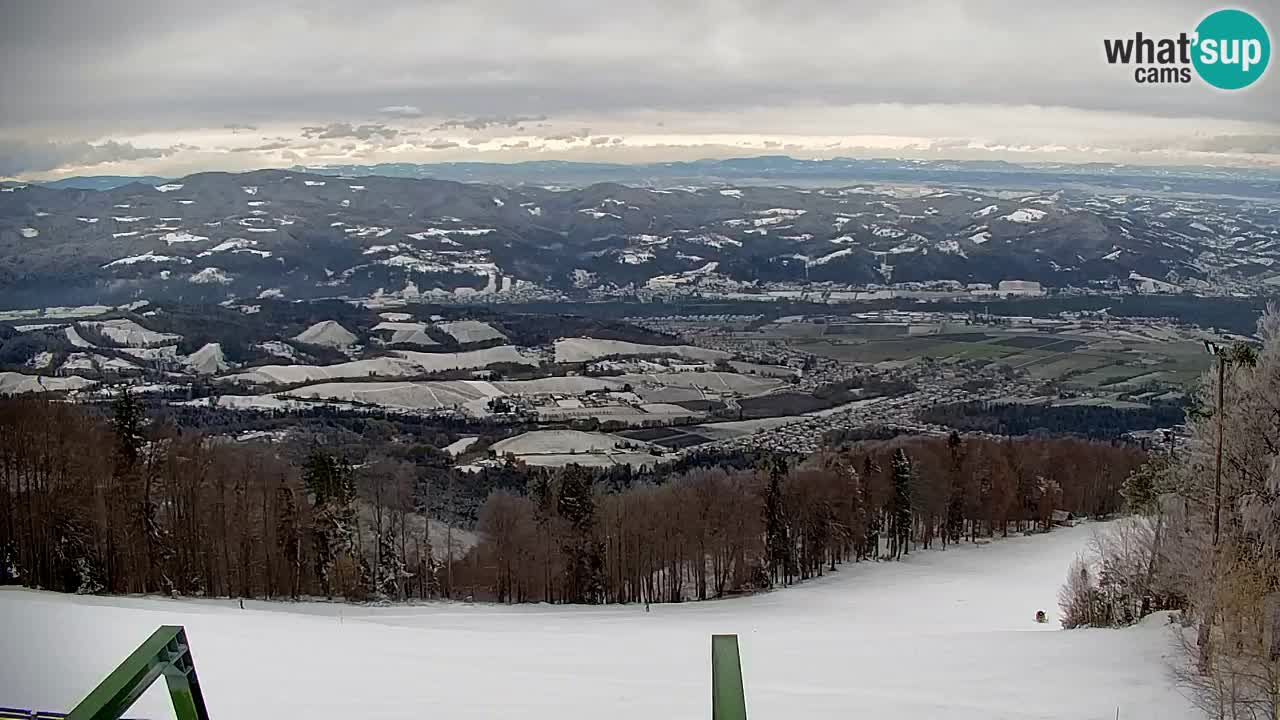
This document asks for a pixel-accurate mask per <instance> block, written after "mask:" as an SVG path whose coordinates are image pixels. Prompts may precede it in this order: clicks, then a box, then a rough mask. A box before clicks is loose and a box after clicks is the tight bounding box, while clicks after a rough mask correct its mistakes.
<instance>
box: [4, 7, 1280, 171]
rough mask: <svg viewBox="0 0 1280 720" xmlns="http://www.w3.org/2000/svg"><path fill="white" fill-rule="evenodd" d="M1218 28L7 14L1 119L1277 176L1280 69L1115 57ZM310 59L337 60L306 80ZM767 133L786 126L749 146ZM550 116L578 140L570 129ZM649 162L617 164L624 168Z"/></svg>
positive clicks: (775, 10) (1038, 19)
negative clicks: (1117, 51) (1262, 73)
mask: <svg viewBox="0 0 1280 720" xmlns="http://www.w3.org/2000/svg"><path fill="white" fill-rule="evenodd" d="M1259 4H1265V3H1259ZM1207 7H1208V6H1206V5H1205V4H1204V2H1203V0H1131V1H1130V2H1126V3H1115V2H1114V1H1113V0H1075V2H1071V3H1062V2H1060V1H1059V0H1018V1H1017V2H1015V1H1014V0H983V1H982V2H967V3H944V2H939V0H865V1H863V2H848V1H847V0H813V2H810V3H804V4H803V11H802V12H796V11H795V10H794V9H790V10H788V8H786V7H784V6H779V5H778V4H776V3H767V2H763V1H762V0H688V2H682V3H622V4H620V5H618V6H617V7H616V8H611V12H608V13H600V12H598V11H597V10H598V7H597V5H596V4H594V3H591V2H588V1H587V0H562V1H561V2H556V3H550V4H545V3H526V2H519V1H518V0H482V1H481V2H473V1H467V0H436V1H435V2H431V3H421V2H418V1H417V0H373V1H372V2H370V3H365V4H357V5H352V4H351V3H350V2H349V0H281V2H279V3H270V4H262V3H258V2H251V1H250V0H227V1H226V2H220V3H216V4H212V3H202V2H198V0H130V2H127V3H110V4H107V3H82V2H76V1H75V0H40V1H39V2H19V1H18V0H0V18H3V22H0V97H5V98H20V99H21V101H20V102H7V103H4V105H3V107H2V108H0V137H8V138H24V139H28V140H32V141H43V140H46V139H49V138H90V139H96V138H107V137H114V138H127V137H131V136H137V135H140V134H143V133H148V134H150V133H159V132H165V133H171V134H172V135H173V136H174V138H173V142H179V141H180V140H181V139H182V137H183V136H182V133H183V132H186V131H191V132H197V131H200V130H197V129H208V128H224V129H226V130H230V131H231V132H235V133H238V132H242V131H244V132H250V131H251V130H250V128H251V127H253V126H257V127H261V128H271V132H272V134H275V128H277V127H298V126H301V125H304V124H305V125H306V126H307V130H308V133H307V134H306V135H305V137H306V138H308V139H316V140H319V139H324V140H328V139H347V138H350V139H354V140H362V141H364V142H365V144H366V146H367V147H376V146H386V145H387V144H389V143H393V142H399V141H402V140H403V138H404V137H405V136H406V135H407V134H408V133H409V132H410V131H409V130H406V129H403V128H392V127H388V126H387V125H385V124H382V123H378V122H376V121H377V120H379V119H380V120H382V121H386V122H393V119H403V120H413V119H417V118H428V117H429V118H431V122H436V121H437V120H438V119H439V118H449V119H448V120H446V121H445V122H444V123H438V124H437V128H438V131H450V130H453V131H461V130H466V131H472V132H480V131H484V130H486V129H493V128H504V129H505V128H512V129H513V132H519V129H520V128H522V127H524V125H526V124H527V125H528V127H529V128H530V129H531V130H532V132H531V133H530V134H539V135H541V134H544V133H545V134H547V135H548V136H550V137H551V138H553V139H558V140H562V141H565V142H566V143H568V145H569V147H570V148H571V149H572V148H578V147H583V148H587V149H589V148H590V147H593V146H592V145H591V142H594V141H589V142H578V141H581V140H583V139H584V137H585V136H582V135H579V134H577V133H573V132H565V130H566V129H567V128H572V127H574V126H577V125H579V124H583V125H587V124H589V125H591V126H592V127H595V128H597V129H598V131H599V132H601V133H602V134H604V133H607V134H608V135H610V136H613V135H617V134H619V133H625V134H627V135H628V137H630V138H633V139H636V140H638V141H639V140H640V136H643V135H645V134H648V133H649V132H652V130H653V128H655V127H656V128H662V130H661V131H659V132H660V134H662V135H670V136H676V135H682V134H683V135H699V134H704V135H708V136H710V135H720V136H722V137H729V136H733V135H740V134H748V133H753V134H756V135H757V136H762V137H770V138H774V139H775V141H777V142H779V143H780V145H781V144H786V143H787V141H788V136H795V137H804V136H809V137H812V136H818V135H823V134H827V135H833V136H835V135H874V134H880V135H889V136H903V135H909V134H910V135H914V134H921V135H926V136H928V137H931V138H932V137H937V136H941V135H947V136H952V137H963V138H970V137H972V138H984V137H989V136H991V135H1005V134H1016V135H1017V136H1018V137H1019V140H1020V141H1021V144H1026V145H1031V144H1038V145H1042V146H1046V147H1047V146H1052V145H1054V144H1062V145H1065V144H1069V143H1068V141H1064V140H1062V137H1063V136H1067V135H1072V134H1074V135H1083V134H1085V131H1086V130H1088V132H1089V133H1090V140H1091V144H1092V145H1095V146H1097V147H1104V148H1108V149H1124V148H1126V147H1128V146H1129V145H1130V144H1131V143H1132V142H1134V140H1133V139H1134V138H1139V139H1141V138H1148V137H1152V135H1151V134H1147V133H1144V132H1143V125H1144V124H1145V123H1146V122H1147V121H1148V120H1151V121H1152V122H1153V123H1158V122H1160V121H1163V120H1166V119H1182V120H1186V121H1194V122H1196V123H1197V124H1199V125H1200V126H1201V127H1200V128H1199V129H1200V131H1201V132H1202V133H1203V139H1201V140H1200V141H1199V142H1200V145H1199V147H1203V148H1206V150H1204V151H1205V152H1215V150H1213V149H1212V148H1228V150H1227V152H1236V151H1239V152H1242V153H1248V154H1251V155H1264V154H1274V152H1273V151H1272V150H1268V148H1272V147H1273V146H1272V145H1271V144H1270V141H1268V140H1266V139H1265V138H1266V137H1268V136H1269V135H1271V134H1273V132H1274V128H1275V127H1276V124H1277V123H1278V122H1280V116H1278V114H1277V112H1276V108H1277V107H1280V77H1277V75H1276V69H1275V68H1272V69H1271V70H1270V71H1269V72H1268V76H1267V77H1265V78H1264V79H1263V80H1262V81H1261V82H1260V83H1259V84H1257V85H1256V86H1254V87H1252V88H1250V89H1249V90H1247V91H1241V92H1217V91H1214V90H1212V89H1211V88H1208V87H1206V86H1205V85H1204V84H1203V83H1200V82H1198V81H1197V82H1193V83H1191V84H1190V85H1180V84H1168V85H1151V86H1146V85H1144V86H1139V85H1137V84H1136V83H1135V82H1134V81H1133V77H1132V72H1131V70H1132V68H1124V67H1118V66H1111V65H1109V64H1107V63H1106V61H1105V59H1104V57H1103V49H1102V40H1103V39H1104V38H1112V37H1126V36H1129V37H1131V36H1132V35H1133V33H1134V32H1135V31H1137V30H1141V31H1143V32H1144V33H1145V34H1147V35H1176V34H1177V33H1178V32H1181V31H1187V30H1190V29H1192V28H1193V27H1194V25H1195V24H1196V22H1197V21H1198V20H1199V19H1200V18H1201V17H1202V16H1203V15H1204V14H1205V13H1206V12H1207ZM922 18H925V20H922ZM1263 19H1264V21H1265V20H1268V19H1269V20H1270V23H1271V25H1272V27H1275V26H1276V25H1277V22H1278V21H1280V19H1278V18H1277V17H1275V16H1274V14H1273V15H1272V16H1271V17H1269V18H1263ZM304 43H305V45H306V46H307V47H311V48H322V50H316V51H314V52H310V53H308V55H307V57H306V61H305V62H298V61H297V48H298V47H299V46H300V45H302V44H304ZM1272 62H1273V64H1274V63H1276V62H1278V61H1277V60H1276V59H1273V60H1272ZM851 69H856V71H851ZM851 106H857V107H858V109H859V111H860V112H858V113H854V114H850V115H848V116H846V117H847V118H848V119H849V122H846V123H843V124H838V123H828V122H827V121H826V120H825V119H824V118H825V116H826V115H827V113H826V112H825V109H826V108H833V109H838V108H841V107H846V108H847V107H851ZM796 108H807V109H808V110H796ZM885 108H888V109H890V110H892V112H890V111H883V112H881V111H880V110H882V109H885ZM973 108H978V109H981V110H984V111H985V113H986V114H985V115H983V116H982V119H981V121H978V120H975V117H976V115H975V114H973V113H970V112H969V111H970V110H971V109H973ZM815 109H816V110H815ZM862 110H866V112H861V111H862ZM766 111H777V115H776V118H778V119H777V120H776V122H771V123H763V124H761V126H760V127H744V126H743V125H742V124H735V123H736V122H737V120H738V119H739V118H743V117H748V116H749V117H752V118H756V117H758V116H760V114H761V113H762V112H766ZM1046 111H1053V112H1054V113H1056V114H1054V115H1052V117H1050V115H1049V114H1048V113H1047V112H1046ZM1089 113H1103V114H1099V115H1095V116H1090V115H1089ZM548 116H551V117H555V118H557V119H558V120H559V119H561V118H566V120H565V121H564V122H558V123H557V124H556V126H555V127H552V126H551V123H547V122H544V121H543V119H545V118H546V117H548ZM1117 118H1118V119H1119V120H1121V121H1123V127H1121V126H1120V125H1121V124H1120V123H1113V121H1115V120H1116V119H1117ZM246 120H250V121H252V123H253V125H249V124H246V123H245V121H246ZM926 120H927V121H928V123H926V122H925V121H926ZM570 122H572V123H573V124H572V125H569V123H570ZM1245 123H1249V124H1251V125H1253V126H1252V127H1251V126H1245ZM405 124H412V123H405ZM428 124H429V123H426V122H424V123H422V126H423V127H426V126H427V125H428ZM1113 124H1114V125H1115V129H1112V126H1113ZM925 125H929V127H928V128H927V129H925V130H920V129H918V128H921V127H922V126H925ZM833 127H834V128H836V129H835V130H832V128H833ZM904 127H911V128H916V129H913V130H912V131H910V132H907V131H904V130H903V129H902V128H904ZM534 128H536V129H534ZM1135 128H1136V129H1135ZM824 129H825V132H824ZM1095 129H1097V130H1096V132H1095ZM1173 134H1174V133H1166V135H1169V136H1172V135H1173ZM1185 135H1186V133H1183V136H1184V137H1185ZM1227 137H1232V138H1234V139H1231V140H1226V139H1221V138H1227ZM1250 137H1252V138H1253V139H1252V140H1250V139H1249V138H1250ZM1027 138H1029V139H1027ZM1094 140H1096V142H1092V141H1094ZM152 142H155V141H148V144H150V143H152ZM1224 143H1225V144H1224ZM63 144H68V143H63ZM70 144H74V143H70ZM99 144H101V143H99ZM139 144H141V143H139ZM162 144H166V145H167V144H169V141H167V140H166V141H165V142H164V143H162ZM268 144H269V143H268ZM535 144H536V143H535ZM632 144H633V143H627V144H626V145H621V143H606V144H603V145H604V148H605V149H606V150H607V151H608V152H617V153H619V154H625V152H629V151H631V149H632ZM792 144H794V143H792ZM1075 144H1080V143H1075ZM613 145H621V147H617V148H614V147H612V146H613ZM600 146H601V144H596V145H595V146H594V147H596V148H600ZM423 147H430V146H423ZM649 147H658V146H657V145H653V144H650V145H649ZM683 147H689V146H688V145H684V146H683ZM755 147H757V148H758V147H759V145H758V144H756V145H755ZM1185 147H1187V148H1189V149H1193V151H1194V147H1196V144H1195V142H1194V141H1193V142H1189V143H1188V144H1187V145H1186V146H1185ZM513 149H520V148H513ZM962 150H964V146H957V151H958V152H959V151H962ZM624 151H625V152H624ZM872 151H873V150H872ZM565 152H569V151H565ZM238 157H239V159H241V160H247V159H248V158H246V157H245V156H244V155H240V156H238ZM250 157H252V156H250Z"/></svg>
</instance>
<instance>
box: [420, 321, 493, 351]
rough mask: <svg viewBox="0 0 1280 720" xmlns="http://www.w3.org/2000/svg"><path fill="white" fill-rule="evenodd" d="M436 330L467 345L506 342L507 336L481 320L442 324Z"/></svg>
mask: <svg viewBox="0 0 1280 720" xmlns="http://www.w3.org/2000/svg"><path fill="white" fill-rule="evenodd" d="M436 328H438V329H439V330H441V331H443V332H445V333H447V334H448V335H450V336H451V337H453V339H454V340H457V341H458V342H460V343H462V344H464V345H466V344H467V343H476V342H486V341H488V340H506V339H507V336H506V335H503V334H502V333H501V332H500V331H499V330H498V329H497V328H495V327H493V326H492V325H490V324H488V323H483V322H480V321H479V320H457V321H454V322H442V323H438V324H437V325H436Z"/></svg>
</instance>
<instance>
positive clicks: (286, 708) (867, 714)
mask: <svg viewBox="0 0 1280 720" xmlns="http://www.w3.org/2000/svg"><path fill="white" fill-rule="evenodd" d="M1096 527H1099V526H1096V525H1095V526H1082V527H1078V528H1074V529H1065V530H1057V531H1055V532H1053V533H1052V534H1050V535H1048V536H1037V537H1029V538H1028V537H1018V538H1009V539H1007V540H998V541H995V542H993V543H991V544H989V545H985V546H980V547H973V546H964V547H961V548H958V549H951V550H947V551H946V552H939V551H930V552H919V553H913V554H912V555H911V556H910V558H909V559H908V560H906V561H904V562H902V563H879V564H874V563H863V564H860V565H857V566H853V567H849V566H846V567H845V568H844V569H843V570H841V571H840V572H838V573H836V574H835V575H833V576H830V577H827V578H824V579H822V580H819V581H816V582H811V583H807V584H804V585H801V586H798V587H795V588H791V589H788V590H784V591H779V592H774V593H769V594H765V595H760V596H756V597H751V598H744V599H736V600H728V601H721V602H707V603H690V604H686V605H680V606H675V605H654V606H653V608H652V611H651V612H649V613H646V612H645V610H644V607H643V606H639V607H637V606H627V607H600V608H596V607H563V606H560V607H555V606H524V607H495V606H490V605H478V604H477V605H467V604H463V603H440V604H436V605H432V606H419V607H403V606H402V607H355V606H349V605H336V604H328V603H302V604H288V603H266V602H255V601H246V603H245V606H246V609H245V610H240V609H238V605H237V602H236V601H234V600H218V601H173V600H162V599H144V598H104V597H76V596H67V595H57V594H50V593H40V592H32V591H24V590H12V589H10V590H5V591H0V638H3V640H4V643H3V644H4V651H3V652H0V705H10V706H13V705H16V706H20V707H36V708H40V709H46V710H63V711H65V710H68V709H70V708H71V707H72V706H73V705H74V704H75V702H76V701H77V700H78V699H79V698H80V697H81V695H82V694H83V693H84V692H86V691H87V690H88V689H89V688H91V687H92V686H93V685H94V684H95V683H96V682H98V680H99V679H100V678H101V677H102V676H103V675H104V674H105V673H106V672H107V671H108V670H109V669H110V668H112V667H114V665H115V663H117V662H118V661H120V660H121V659H123V658H124V657H125V656H126V655H127V654H128V653H129V652H130V651H131V650H132V649H133V648H134V646H136V645H137V644H138V643H139V642H141V641H142V639H143V638H145V637H146V636H147V635H148V634H149V633H150V632H151V631H152V630H154V629H155V628H156V626H158V625H161V624H166V623H179V624H183V625H186V627H187V634H188V637H189V638H190V640H191V643H192V649H193V653H194V656H195V659H196V663H197V668H198V670H199V673H200V680H201V684H202V685H203V687H204V692H205V697H206V699H207V700H208V705H209V710H210V713H211V714H212V716H213V717H214V718H215V720H227V719H231V720H267V719H271V720H280V719H281V718H307V719H308V720H325V719H327V718H335V719H337V718H342V719H343V720H346V719H349V718H361V719H362V720H370V719H381V718H405V719H406V720H407V719H409V718H413V719H415V720H416V719H418V718H424V717H425V718H437V719H438V720H459V719H464V718H466V719H471V718H477V719H478V718H496V717H513V718H515V717H518V718H527V719H529V720H541V719H542V718H548V719H554V720H572V719H574V718H583V719H586V718H590V719H591V720H599V718H608V719H609V720H631V719H632V718H635V719H636V720H654V719H655V718H663V719H666V718H688V719H689V720H693V719H695V718H696V719H698V720H705V718H707V717H709V716H710V677H711V673H710V636H711V634H712V633H721V632H727V633H738V635H739V637H740V642H741V648H742V654H743V673H744V677H745V681H746V689H747V706H748V713H749V715H750V717H752V718H753V719H754V720H794V719H797V718H814V719H817V718H824V719H825V718H876V719H877V720H895V719H902V720H907V719H910V720H925V719H928V718H945V719H946V720H967V719H970V718H972V719H973V720H978V719H981V720H993V719H996V718H1010V719H1012V718H1018V719H1026V718H1033V719H1049V718H1063V719H1066V718H1070V719H1071V720H1085V719H1087V718H1098V719H1106V720H1110V719H1111V718H1114V717H1116V711H1117V708H1118V709H1119V716H1120V718H1122V720H1137V719H1145V718H1151V719H1155V718H1159V719H1160V720H1180V719H1181V718H1194V717H1197V715H1196V714H1195V713H1194V712H1193V711H1192V710H1191V708H1190V706H1189V704H1188V703H1187V701H1186V700H1185V699H1184V698H1183V697H1182V696H1181V695H1180V694H1179V693H1178V691H1177V690H1176V689H1175V688H1174V687H1173V686H1172V684H1171V681H1170V680H1169V674H1168V671H1167V665H1166V656H1169V655H1171V654H1172V653H1173V651H1172V649H1171V648H1170V639H1171V635H1170V631H1169V629H1168V628H1167V627H1165V626H1163V625H1162V624H1161V622H1160V619H1159V618H1158V617H1157V618H1151V619H1149V620H1148V622H1147V623H1145V624H1144V625H1142V626H1139V627H1136V628H1129V629H1125V630H1076V631H1070V632H1067V631H1061V630H1058V624H1057V622H1056V615H1057V603H1056V594H1057V589H1058V586H1059V585H1060V584H1061V582H1062V579H1063V577H1064V575H1065V573H1066V570H1067V567H1068V564H1069V562H1070V561H1071V559H1072V558H1073V557H1074V556H1075V555H1076V553H1077V552H1078V551H1080V550H1081V549H1082V548H1083V547H1084V546H1085V544H1086V543H1087V541H1088V539H1089V537H1090V534H1091V533H1092V532H1093V529H1094V528H1096ZM1040 609H1043V610H1045V611H1046V612H1048V614H1049V616H1050V622H1049V624H1046V625H1036V624H1035V623H1034V621H1033V618H1034V615H1035V612H1036V610H1040ZM130 715H131V716H132V717H150V718H167V717H172V710H170V709H168V708H167V705H166V698H165V696H164V692H163V683H160V684H159V685H157V686H155V687H153V688H152V689H151V690H150V691H149V692H148V694H147V695H146V696H144V697H143V698H142V700H141V701H140V703H139V704H138V705H136V706H135V710H134V711H133V712H131V713H130Z"/></svg>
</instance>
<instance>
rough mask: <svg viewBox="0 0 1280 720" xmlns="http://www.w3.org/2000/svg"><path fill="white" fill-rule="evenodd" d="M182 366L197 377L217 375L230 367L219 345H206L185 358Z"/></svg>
mask: <svg viewBox="0 0 1280 720" xmlns="http://www.w3.org/2000/svg"><path fill="white" fill-rule="evenodd" d="M184 364H185V365H186V366H187V369H188V370H190V371H191V372H194V373H195V374H197V375H217V374H218V373H220V372H223V371H225V370H226V369H227V368H229V367H231V363H229V362H227V358H226V356H225V355H223V353H222V345H221V343H207V344H205V345H204V346H203V347H201V348H200V349H199V350H197V351H195V352H193V353H191V354H190V355H188V356H187V359H186V361H185V362H184Z"/></svg>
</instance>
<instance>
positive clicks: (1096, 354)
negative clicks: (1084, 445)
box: [792, 328, 1210, 392]
mask: <svg viewBox="0 0 1280 720" xmlns="http://www.w3.org/2000/svg"><path fill="white" fill-rule="evenodd" d="M1097 335H1098V334H1096V333H1085V332H1071V331H1057V330H1000V329H992V328H983V329H982V330H981V331H974V332H947V333H938V334H923V335H922V334H910V333H909V332H907V331H906V328H902V331H901V332H899V333H898V334H896V335H893V336H889V337H879V338H872V339H864V338H858V337H854V336H850V335H848V334H846V333H837V334H834V335H824V336H822V337H821V338H812V339H806V340H795V341H793V342H792V347H794V348H795V349H797V350H800V351H803V352H809V353H813V354H814V355H818V356H820V357H827V358H832V359H836V360H841V361H845V362H853V363H866V364H877V363H895V362H903V361H914V360H920V359H924V358H929V359H933V360H936V361H939V362H942V363H968V362H970V361H975V360H987V361H990V362H993V363H1000V364H1004V365H1008V366H1009V367H1011V368H1013V369H1015V370H1025V371H1026V372H1027V374H1028V375H1029V376H1030V377H1031V378H1032V379H1034V380H1037V381H1043V382H1055V383H1059V384H1061V385H1062V386H1063V387H1066V388H1078V389H1082V390H1105V391H1115V392H1122V391H1129V390H1133V389H1136V388H1139V387H1143V386H1146V385H1150V384H1155V385H1168V386H1186V385H1188V384H1190V383H1192V382H1194V381H1195V379H1196V378H1197V377H1198V376H1199V375H1200V374H1201V373H1202V372H1204V370H1205V369H1206V368H1207V367H1208V366H1209V359H1210V358H1209V356H1208V355H1207V354H1206V353H1205V351H1204V349H1203V346H1202V343H1201V342H1200V341H1199V340H1196V339H1191V338H1187V337H1177V336H1175V337H1173V338H1171V339H1168V340H1165V341H1163V342H1153V341H1152V340H1151V339H1150V337H1149V336H1143V335H1138V334H1135V333H1126V332H1124V331H1119V332H1117V333H1115V334H1114V335H1113V336H1110V337H1108V336H1105V335H1104V336H1102V337H1098V336H1097Z"/></svg>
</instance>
